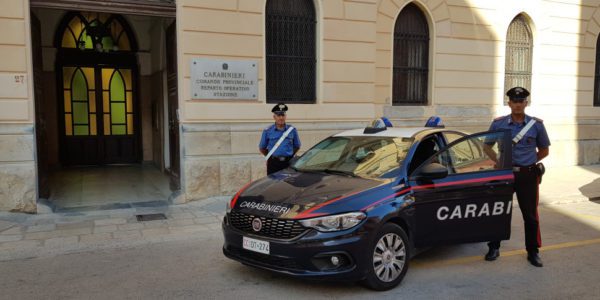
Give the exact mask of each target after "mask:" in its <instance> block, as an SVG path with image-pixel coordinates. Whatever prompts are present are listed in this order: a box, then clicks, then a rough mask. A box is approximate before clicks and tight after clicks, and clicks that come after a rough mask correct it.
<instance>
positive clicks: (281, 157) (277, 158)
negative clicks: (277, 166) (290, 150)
mask: <svg viewBox="0 0 600 300" xmlns="http://www.w3.org/2000/svg"><path fill="white" fill-rule="evenodd" d="M271 159H274V160H278V161H288V160H290V159H292V157H290V156H271Z"/></svg>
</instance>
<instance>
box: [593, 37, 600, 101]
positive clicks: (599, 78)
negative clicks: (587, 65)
mask: <svg viewBox="0 0 600 300" xmlns="http://www.w3.org/2000/svg"><path fill="white" fill-rule="evenodd" d="M594 106H600V35H599V36H598V39H597V40H596V72H595V75H594Z"/></svg>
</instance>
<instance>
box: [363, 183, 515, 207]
mask: <svg viewBox="0 0 600 300" xmlns="http://www.w3.org/2000/svg"><path fill="white" fill-rule="evenodd" d="M503 179H514V175H513V174H510V175H500V176H493V177H485V178H477V179H466V180H458V181H451V182H444V183H438V184H425V185H417V186H415V187H410V188H407V189H404V190H401V191H399V192H397V193H395V194H392V195H390V196H387V197H385V198H383V199H380V200H377V201H375V202H373V203H371V204H369V205H368V206H366V207H364V208H363V209H361V211H366V210H368V209H369V208H371V207H373V206H376V205H378V204H380V203H381V202H383V201H385V200H388V199H390V198H392V197H398V196H400V195H402V194H405V193H408V192H409V191H412V190H420V189H426V188H433V187H443V186H450V185H459V184H467V183H475V182H483V181H490V180H503Z"/></svg>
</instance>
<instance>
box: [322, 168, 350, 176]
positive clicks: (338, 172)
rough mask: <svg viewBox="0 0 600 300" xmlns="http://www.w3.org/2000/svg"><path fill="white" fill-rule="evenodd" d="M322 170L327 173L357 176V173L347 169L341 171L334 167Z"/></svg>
mask: <svg viewBox="0 0 600 300" xmlns="http://www.w3.org/2000/svg"><path fill="white" fill-rule="evenodd" d="M323 172H325V173H328V174H336V175H346V176H350V177H358V175H356V174H354V173H352V172H349V171H342V170H335V169H324V170H323Z"/></svg>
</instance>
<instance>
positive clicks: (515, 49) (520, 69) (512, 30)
mask: <svg viewBox="0 0 600 300" xmlns="http://www.w3.org/2000/svg"><path fill="white" fill-rule="evenodd" d="M532 55H533V35H532V34H531V28H530V27H529V24H528V23H527V20H526V19H525V17H524V16H523V15H518V16H516V17H515V18H514V19H513V20H512V22H511V23H510V25H509V26H508V32H507V33H506V64H505V67H506V69H505V73H504V92H506V91H508V90H509V89H511V88H513V87H515V86H521V87H524V88H526V89H528V90H529V91H530V92H531V64H532Z"/></svg>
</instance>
